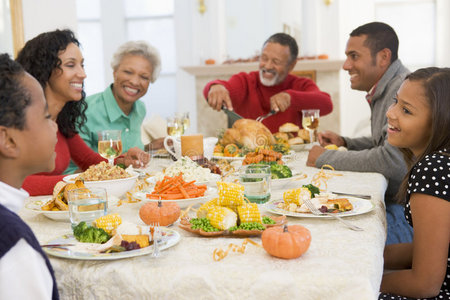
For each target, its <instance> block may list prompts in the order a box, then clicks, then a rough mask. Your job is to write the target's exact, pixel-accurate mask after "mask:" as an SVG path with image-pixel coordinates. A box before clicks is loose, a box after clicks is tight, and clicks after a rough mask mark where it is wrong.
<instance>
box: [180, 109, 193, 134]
mask: <svg viewBox="0 0 450 300" xmlns="http://www.w3.org/2000/svg"><path fill="white" fill-rule="evenodd" d="M181 124H183V133H185V132H186V131H187V130H188V129H189V126H190V125H191V120H190V119H189V112H185V113H183V115H182V117H181Z"/></svg>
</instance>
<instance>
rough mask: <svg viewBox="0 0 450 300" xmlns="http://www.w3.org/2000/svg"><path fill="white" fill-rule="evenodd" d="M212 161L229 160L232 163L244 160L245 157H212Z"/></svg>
mask: <svg viewBox="0 0 450 300" xmlns="http://www.w3.org/2000/svg"><path fill="white" fill-rule="evenodd" d="M211 158H212V159H215V160H222V159H223V160H229V161H234V160H244V158H245V156H231V157H230V156H214V155H213V156H212V157H211Z"/></svg>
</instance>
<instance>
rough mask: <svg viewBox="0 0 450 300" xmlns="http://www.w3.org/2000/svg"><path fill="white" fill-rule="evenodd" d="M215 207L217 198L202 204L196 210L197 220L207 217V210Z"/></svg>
mask: <svg viewBox="0 0 450 300" xmlns="http://www.w3.org/2000/svg"><path fill="white" fill-rule="evenodd" d="M216 205H217V198H214V199H212V200H209V201H208V202H205V203H204V204H202V206H200V207H199V208H198V210H197V218H199V219H201V218H206V216H207V215H208V210H209V209H210V208H212V207H213V206H216Z"/></svg>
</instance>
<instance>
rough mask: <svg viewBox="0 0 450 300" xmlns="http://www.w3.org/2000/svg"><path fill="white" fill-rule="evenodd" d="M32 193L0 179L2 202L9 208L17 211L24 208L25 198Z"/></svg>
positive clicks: (0, 202)
mask: <svg viewBox="0 0 450 300" xmlns="http://www.w3.org/2000/svg"><path fill="white" fill-rule="evenodd" d="M29 196H30V194H28V192H27V191H25V190H24V189H22V188H21V189H16V188H14V187H12V186H10V185H8V184H6V183H4V182H2V181H0V204H1V205H3V206H5V207H6V208H7V209H9V210H11V211H13V212H15V213H17V212H18V211H19V210H20V209H22V207H23V205H24V203H25V199H26V198H28V197H29Z"/></svg>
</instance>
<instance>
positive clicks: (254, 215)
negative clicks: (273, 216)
mask: <svg viewBox="0 0 450 300" xmlns="http://www.w3.org/2000/svg"><path fill="white" fill-rule="evenodd" d="M237 211H238V215H239V220H241V223H250V222H256V223H259V224H262V219H261V213H260V212H259V209H258V205H256V203H244V204H243V205H241V206H238V208H237Z"/></svg>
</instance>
